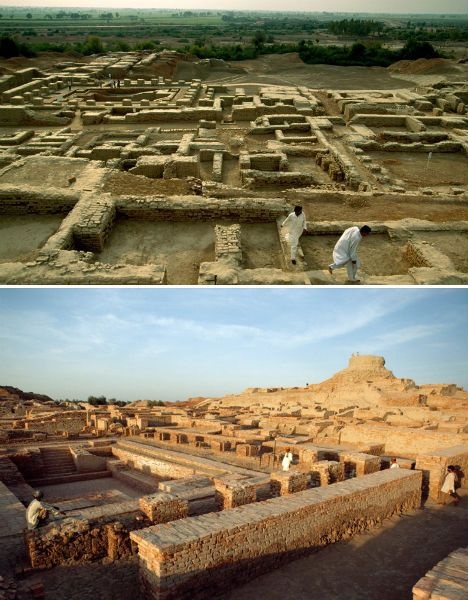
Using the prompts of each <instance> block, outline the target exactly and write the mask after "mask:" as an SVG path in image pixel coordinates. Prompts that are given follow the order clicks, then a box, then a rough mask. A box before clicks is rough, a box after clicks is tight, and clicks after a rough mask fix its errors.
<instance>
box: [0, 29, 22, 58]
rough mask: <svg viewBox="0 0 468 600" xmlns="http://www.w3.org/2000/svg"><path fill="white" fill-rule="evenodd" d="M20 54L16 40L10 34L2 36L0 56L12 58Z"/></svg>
mask: <svg viewBox="0 0 468 600" xmlns="http://www.w3.org/2000/svg"><path fill="white" fill-rule="evenodd" d="M19 55H20V48H19V45H18V44H17V43H16V41H15V40H14V39H13V38H11V37H10V36H8V35H4V36H2V37H0V56H3V58H12V57H13V56H19Z"/></svg>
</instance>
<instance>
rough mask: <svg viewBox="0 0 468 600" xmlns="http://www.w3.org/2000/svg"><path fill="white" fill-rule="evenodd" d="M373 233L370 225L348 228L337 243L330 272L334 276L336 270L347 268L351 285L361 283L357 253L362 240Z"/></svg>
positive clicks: (329, 268) (329, 267)
mask: <svg viewBox="0 0 468 600" xmlns="http://www.w3.org/2000/svg"><path fill="white" fill-rule="evenodd" d="M370 233H371V228H370V227H369V225H363V226H362V227H361V228H359V227H357V226H354V227H348V229H346V230H345V231H344V232H343V234H342V236H341V237H340V239H339V240H338V241H337V242H336V244H335V247H334V249H333V262H332V264H331V265H329V266H328V272H329V273H330V275H333V271H334V270H335V269H340V268H342V267H346V270H347V272H348V281H349V282H350V283H359V281H360V280H359V279H358V278H357V272H358V269H359V267H360V265H361V263H360V261H359V258H358V255H357V251H358V248H359V244H360V243H361V240H362V238H364V237H367V236H368V235H369V234H370Z"/></svg>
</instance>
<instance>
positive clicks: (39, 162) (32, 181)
mask: <svg viewBox="0 0 468 600" xmlns="http://www.w3.org/2000/svg"><path fill="white" fill-rule="evenodd" d="M86 167H87V165H86V163H85V162H84V161H82V162H81V161H75V162H73V161H70V160H69V159H67V158H63V159H61V158H59V157H54V160H53V161H51V160H50V159H49V160H48V157H46V156H29V157H27V159H26V162H25V163H24V164H18V165H13V166H12V168H11V169H9V170H8V171H6V173H5V174H3V175H2V176H1V178H0V182H1V183H11V184H13V185H15V184H20V185H21V184H24V183H27V184H29V185H32V186H39V187H52V188H69V187H70V181H69V179H70V178H71V177H76V178H77V179H78V177H79V176H80V175H81V173H82V172H83V171H84V169H86Z"/></svg>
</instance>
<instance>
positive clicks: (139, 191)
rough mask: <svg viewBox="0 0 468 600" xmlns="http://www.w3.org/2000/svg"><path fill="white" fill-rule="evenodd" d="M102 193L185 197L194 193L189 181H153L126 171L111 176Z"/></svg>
mask: <svg viewBox="0 0 468 600" xmlns="http://www.w3.org/2000/svg"><path fill="white" fill-rule="evenodd" d="M102 191H103V192H110V193H111V194H116V195H122V196H125V195H132V196H158V195H160V194H163V195H164V194H167V195H173V194H180V195H184V194H192V193H193V189H192V185H191V182H190V180H187V179H151V178H149V177H144V176H143V175H133V173H127V172H125V171H116V172H115V173H112V174H111V175H109V177H108V178H107V180H106V182H105V184H104V186H103V190H102Z"/></svg>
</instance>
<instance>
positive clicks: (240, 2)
mask: <svg viewBox="0 0 468 600" xmlns="http://www.w3.org/2000/svg"><path fill="white" fill-rule="evenodd" d="M2 6H32V7H34V6H54V7H60V8H64V9H66V8H73V7H77V8H86V7H92V8H100V7H102V8H107V9H117V10H118V9H119V8H124V7H130V8H170V9H172V10H177V9H224V10H276V11H285V10H289V11H295V10H299V11H310V12H323V11H328V12H353V13H355V12H371V13H377V12H382V13H426V14H427V13H439V14H449V13H468V7H467V2H466V0H445V1H444V2H440V0H392V1H391V2H388V1H387V0H328V1H327V2H324V1H323V0H289V2H288V3H285V2H284V1H283V0H229V2H227V0H132V1H130V0H0V8H1V7H2Z"/></svg>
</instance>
